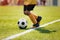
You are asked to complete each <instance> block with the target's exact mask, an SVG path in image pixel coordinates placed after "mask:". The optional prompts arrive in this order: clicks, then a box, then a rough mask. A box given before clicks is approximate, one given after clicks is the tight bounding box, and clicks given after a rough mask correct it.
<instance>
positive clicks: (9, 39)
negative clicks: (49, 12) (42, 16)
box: [3, 19, 60, 40]
mask: <svg viewBox="0 0 60 40" xmlns="http://www.w3.org/2000/svg"><path fill="white" fill-rule="evenodd" d="M55 22H60V19H58V20H54V21H51V22H48V23H46V24H43V25H41V26H40V27H45V26H47V25H49V24H53V23H55ZM40 27H37V28H40ZM37 28H34V29H29V30H26V31H24V32H21V33H18V34H15V35H12V36H9V37H7V38H4V39H3V40H11V39H14V38H16V37H18V36H19V37H20V36H22V35H24V34H26V33H29V32H31V31H33V30H35V29H37Z"/></svg>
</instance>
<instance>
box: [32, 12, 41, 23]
mask: <svg viewBox="0 0 60 40" xmlns="http://www.w3.org/2000/svg"><path fill="white" fill-rule="evenodd" d="M32 15H33V16H34V17H35V19H36V20H37V23H38V24H39V23H40V21H41V19H42V17H41V16H37V15H35V14H33V13H32Z"/></svg>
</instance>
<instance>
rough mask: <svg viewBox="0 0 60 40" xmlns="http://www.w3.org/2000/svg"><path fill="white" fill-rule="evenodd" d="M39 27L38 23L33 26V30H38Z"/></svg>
mask: <svg viewBox="0 0 60 40" xmlns="http://www.w3.org/2000/svg"><path fill="white" fill-rule="evenodd" d="M37 27H39V24H38V23H37V24H33V27H31V29H32V28H37Z"/></svg>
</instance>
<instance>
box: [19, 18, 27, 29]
mask: <svg viewBox="0 0 60 40" xmlns="http://www.w3.org/2000/svg"><path fill="white" fill-rule="evenodd" d="M18 27H19V28H20V29H26V27H27V21H26V19H24V18H22V19H20V20H19V21H18Z"/></svg>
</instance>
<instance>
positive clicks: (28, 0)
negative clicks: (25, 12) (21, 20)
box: [24, 0, 37, 5]
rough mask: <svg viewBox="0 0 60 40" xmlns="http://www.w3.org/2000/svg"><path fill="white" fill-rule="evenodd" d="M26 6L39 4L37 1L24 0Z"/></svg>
mask: <svg viewBox="0 0 60 40" xmlns="http://www.w3.org/2000/svg"><path fill="white" fill-rule="evenodd" d="M24 4H28V5H30V4H33V5H34V4H37V0H24Z"/></svg>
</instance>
